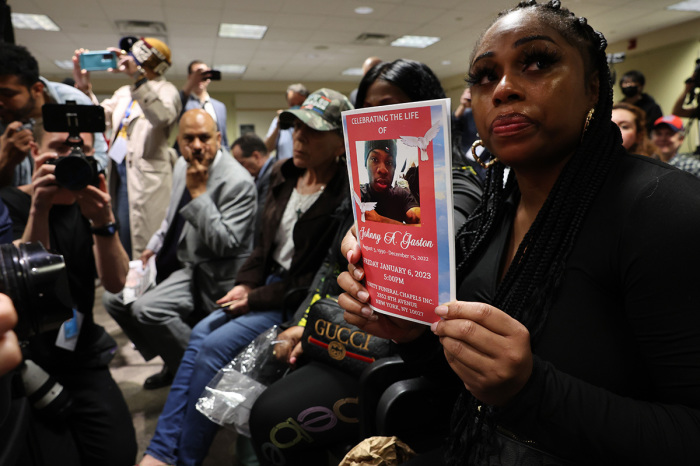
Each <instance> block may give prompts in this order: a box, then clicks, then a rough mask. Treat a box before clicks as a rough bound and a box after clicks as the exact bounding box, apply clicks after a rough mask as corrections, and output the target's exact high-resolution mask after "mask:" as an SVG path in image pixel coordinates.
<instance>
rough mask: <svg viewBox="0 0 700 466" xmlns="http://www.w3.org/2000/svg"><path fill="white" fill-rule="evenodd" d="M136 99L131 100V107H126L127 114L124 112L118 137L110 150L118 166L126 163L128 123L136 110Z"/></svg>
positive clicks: (115, 137)
mask: <svg viewBox="0 0 700 466" xmlns="http://www.w3.org/2000/svg"><path fill="white" fill-rule="evenodd" d="M134 103H135V102H134V99H131V102H129V106H128V107H126V112H124V117H123V118H122V120H121V121H120V122H119V128H117V131H116V135H115V136H114V140H113V141H112V145H111V146H110V148H109V157H110V158H111V159H112V160H114V161H115V162H116V163H117V165H119V164H120V163H122V162H123V161H124V158H125V157H126V150H127V147H126V123H127V121H128V120H129V117H130V116H131V111H132V109H133V108H134Z"/></svg>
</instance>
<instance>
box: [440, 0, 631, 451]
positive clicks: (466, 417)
mask: <svg viewBox="0 0 700 466" xmlns="http://www.w3.org/2000/svg"><path fill="white" fill-rule="evenodd" d="M524 9H527V10H531V13H532V14H533V15H536V16H537V18H539V19H540V21H542V22H545V23H546V24H548V25H549V26H551V27H553V28H555V29H556V30H557V31H558V32H559V33H560V34H561V36H562V37H563V38H564V39H565V40H566V41H567V42H568V43H569V44H570V45H572V46H573V47H575V48H576V49H577V50H579V52H580V53H581V56H582V57H583V61H584V71H585V73H586V76H587V77H590V76H592V75H593V74H594V73H596V72H597V73H598V78H599V82H600V84H599V94H598V102H597V104H596V106H595V113H594V117H593V119H592V120H591V122H590V125H589V126H588V128H587V130H586V131H585V133H584V135H583V138H582V140H581V143H580V144H579V145H578V147H577V148H576V150H575V153H574V155H573V156H572V157H571V159H570V160H569V161H568V162H567V164H566V166H565V167H564V169H563V170H562V172H561V174H560V175H559V177H558V179H557V181H556V183H555V184H554V186H553V187H552V190H551V191H550V193H549V195H548V197H547V199H546V201H545V202H544V204H543V206H542V207H541V209H540V211H539V213H538V214H537V217H536V218H535V220H534V222H533V224H532V225H531V226H530V229H529V230H528V231H527V233H526V235H525V237H524V238H523V240H522V242H521V243H520V245H519V247H518V250H517V252H516V254H515V257H514V259H513V261H512V262H511V265H510V267H509V269H508V271H507V272H506V275H505V277H504V278H503V280H502V281H501V283H500V284H499V285H498V288H497V290H496V293H495V296H494V299H493V302H492V303H491V304H492V305H494V306H495V307H497V308H499V309H501V310H503V311H504V312H506V313H508V314H509V315H510V316H512V317H513V318H515V319H517V320H518V321H520V322H521V323H522V324H523V325H525V326H526V327H527V329H528V330H529V332H530V334H531V341H532V342H536V341H537V338H538V336H539V334H540V332H541V330H542V328H543V326H544V324H545V322H546V319H547V313H548V311H549V310H550V308H551V306H552V304H553V302H554V299H555V297H556V292H557V289H558V287H559V283H560V282H561V279H562V275H563V272H564V266H565V263H566V259H567V257H568V256H569V253H570V251H571V250H572V248H573V246H574V244H575V241H576V237H577V235H578V232H579V230H580V229H581V225H582V223H583V220H584V218H585V216H586V213H587V212H588V210H589V208H590V206H591V204H592V202H593V200H594V198H595V197H596V194H597V193H598V191H599V190H600V187H601V185H602V184H603V181H604V179H605V177H606V174H607V173H608V171H609V170H610V167H611V165H612V162H613V160H614V159H615V158H616V155H617V154H619V153H620V151H624V149H622V147H621V137H620V133H619V131H616V128H614V129H613V127H612V125H613V123H612V121H611V109H612V84H611V81H610V72H609V69H608V65H607V60H606V55H605V48H606V46H607V42H606V40H605V38H604V37H603V35H602V34H600V33H599V32H596V31H594V30H593V28H591V27H590V26H589V25H588V23H587V21H586V19H585V18H577V17H575V16H574V14H573V13H572V12H570V11H569V10H568V9H566V8H562V7H561V4H560V2H559V1H558V0H552V1H550V2H548V3H546V4H539V3H537V2H536V1H534V0H531V1H525V2H521V3H520V4H518V6H516V7H515V8H513V9H510V10H506V11H504V12H501V13H500V14H499V15H498V17H497V18H496V20H495V21H494V23H495V22H497V21H498V20H499V19H500V18H502V17H504V16H505V15H508V14H510V13H511V12H514V11H519V10H524ZM529 12H530V11H529ZM482 37H483V36H482ZM477 47H478V44H477ZM581 123H582V125H583V122H581ZM485 155H486V154H485ZM504 173H505V167H504V166H503V164H501V163H495V164H494V165H493V166H492V167H491V168H490V169H489V171H488V173H487V178H486V181H485V186H484V195H483V197H482V200H481V203H480V204H479V206H478V207H477V208H476V209H475V211H474V213H473V214H472V216H471V217H470V218H469V219H468V221H467V222H466V223H465V224H464V225H463V226H462V228H461V229H460V231H459V232H458V234H457V251H458V257H457V279H458V283H460V282H461V281H462V280H463V279H464V277H465V275H466V274H467V273H468V272H469V271H470V270H471V269H472V268H473V267H474V266H475V265H476V264H477V262H478V260H479V258H480V257H481V256H482V254H483V252H484V250H485V249H486V246H487V245H488V244H489V242H490V241H491V239H492V238H493V237H494V234H495V233H496V230H497V229H498V226H499V225H500V223H501V219H502V218H503V216H504V215H505V210H506V204H505V201H506V199H507V198H508V197H509V196H511V195H515V196H519V191H518V186H517V183H516V179H515V175H514V173H513V172H511V173H510V175H509V177H508V180H507V181H506V182H505V183H504ZM475 419H476V422H475ZM492 419H493V416H492V409H490V408H489V407H481V406H480V402H478V400H476V399H475V398H473V397H472V396H471V395H469V394H468V393H465V394H463V396H462V397H460V401H459V404H458V407H457V410H456V415H455V418H454V421H455V424H456V426H455V429H454V430H453V432H455V434H454V435H456V436H458V437H459V438H456V439H453V442H452V444H451V445H450V448H449V449H448V452H447V455H448V460H449V461H448V462H449V463H450V464H452V463H460V464H464V461H465V459H466V458H469V457H470V456H472V457H474V455H476V457H480V456H482V455H484V454H485V451H483V449H481V448H476V447H474V448H472V446H473V445H478V444H479V442H478V441H477V438H478V437H479V436H481V435H483V431H484V430H485V431H487V432H493V429H492V427H493V426H492V425H489V424H490V423H493V420H492Z"/></svg>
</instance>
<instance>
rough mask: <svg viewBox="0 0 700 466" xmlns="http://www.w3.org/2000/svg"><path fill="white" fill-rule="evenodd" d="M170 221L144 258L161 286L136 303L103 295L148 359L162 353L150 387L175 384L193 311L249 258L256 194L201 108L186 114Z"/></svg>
mask: <svg viewBox="0 0 700 466" xmlns="http://www.w3.org/2000/svg"><path fill="white" fill-rule="evenodd" d="M178 144H179V146H180V150H181V151H182V155H183V157H182V158H180V159H179V160H178V161H177V163H176V164H175V168H174V170H173V193H172V197H171V200H170V206H169V207H168V212H167V214H166V217H165V220H164V221H163V223H162V224H161V227H160V229H159V230H158V231H157V232H156V233H155V234H154V235H153V237H152V238H151V240H150V241H149V242H148V245H147V246H146V250H145V251H144V252H143V254H142V255H141V260H142V261H143V262H144V263H146V261H148V259H149V258H150V257H151V256H153V255H155V256H156V268H157V270H158V277H157V279H156V283H157V285H156V286H155V287H152V288H151V289H150V290H148V291H147V292H146V293H144V294H143V295H142V296H141V297H140V298H138V299H137V300H136V301H134V302H133V303H132V304H130V305H128V304H124V301H123V295H122V293H119V294H116V295H115V294H110V293H106V292H105V293H104V295H103V303H104V305H105V308H106V309H107V311H108V312H109V314H110V315H111V316H112V317H113V318H114V319H115V320H116V321H117V323H119V325H120V326H121V327H122V329H124V333H126V335H127V336H128V337H129V339H130V340H131V341H132V342H133V343H134V345H135V346H136V348H137V349H138V350H139V352H141V354H142V355H143V357H144V358H145V359H146V360H149V359H152V358H154V357H155V356H161V357H162V358H163V361H164V362H165V365H164V368H163V371H161V372H160V373H158V374H155V375H153V376H151V377H149V378H148V379H146V382H145V384H144V388H146V389H154V388H159V387H162V386H165V385H168V384H169V383H170V382H171V381H172V374H174V373H175V372H176V371H177V368H178V365H179V364H180V360H181V359H182V354H183V352H184V351H185V348H186V347H187V343H188V341H189V337H190V332H191V326H190V325H189V324H191V323H192V322H191V320H192V319H191V318H192V317H193V313H194V311H195V310H197V311H205V312H209V311H211V310H212V309H214V308H215V307H216V304H215V303H214V300H215V299H218V298H219V297H221V296H223V295H224V294H226V292H227V291H228V290H229V289H230V288H231V287H232V286H233V283H234V280H235V278H236V273H237V271H238V268H239V267H240V266H241V264H242V263H243V262H244V261H245V259H246V258H247V257H248V255H249V254H250V251H251V248H252V244H253V228H254V219H255V211H256V203H257V200H256V189H255V184H254V183H253V179H252V177H251V176H250V174H249V173H248V172H247V171H246V170H245V169H244V168H243V167H242V166H241V165H240V164H239V163H238V162H236V160H234V158H233V157H232V156H231V154H230V153H229V152H228V151H227V150H226V149H225V148H222V146H221V133H219V132H218V131H217V130H216V123H215V122H214V120H213V119H212V117H211V116H210V115H209V114H208V113H207V112H206V111H205V110H203V109H193V110H189V111H187V112H185V114H184V115H183V116H182V119H181V120H180V131H179V133H178Z"/></svg>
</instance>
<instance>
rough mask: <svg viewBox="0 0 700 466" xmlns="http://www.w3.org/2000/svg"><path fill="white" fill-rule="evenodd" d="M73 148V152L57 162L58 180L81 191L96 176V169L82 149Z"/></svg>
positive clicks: (69, 187) (61, 183) (59, 182)
mask: <svg viewBox="0 0 700 466" xmlns="http://www.w3.org/2000/svg"><path fill="white" fill-rule="evenodd" d="M77 150H78V152H76V148H73V152H71V154H70V155H69V156H67V157H62V158H60V159H59V160H58V161H57V162H56V171H55V172H54V175H56V182H57V183H58V184H59V185H61V186H63V187H64V188H67V189H70V190H71V191H79V190H81V189H83V188H85V187H86V186H87V185H89V184H90V182H91V181H92V180H93V178H94V177H95V169H94V168H93V166H92V165H90V162H88V161H87V158H86V157H85V156H84V155H83V153H82V151H80V150H79V149H77Z"/></svg>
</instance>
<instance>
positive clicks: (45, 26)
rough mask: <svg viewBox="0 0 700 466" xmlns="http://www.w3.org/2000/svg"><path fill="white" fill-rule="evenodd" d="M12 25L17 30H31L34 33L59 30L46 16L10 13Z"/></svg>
mask: <svg viewBox="0 0 700 466" xmlns="http://www.w3.org/2000/svg"><path fill="white" fill-rule="evenodd" d="M12 25H13V26H14V27H16V28H17V29H33V30H35V31H60V30H61V28H60V27H58V25H57V24H56V23H54V22H53V21H52V20H51V18H49V17H48V16H46V15H32V14H28V13H12Z"/></svg>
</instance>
